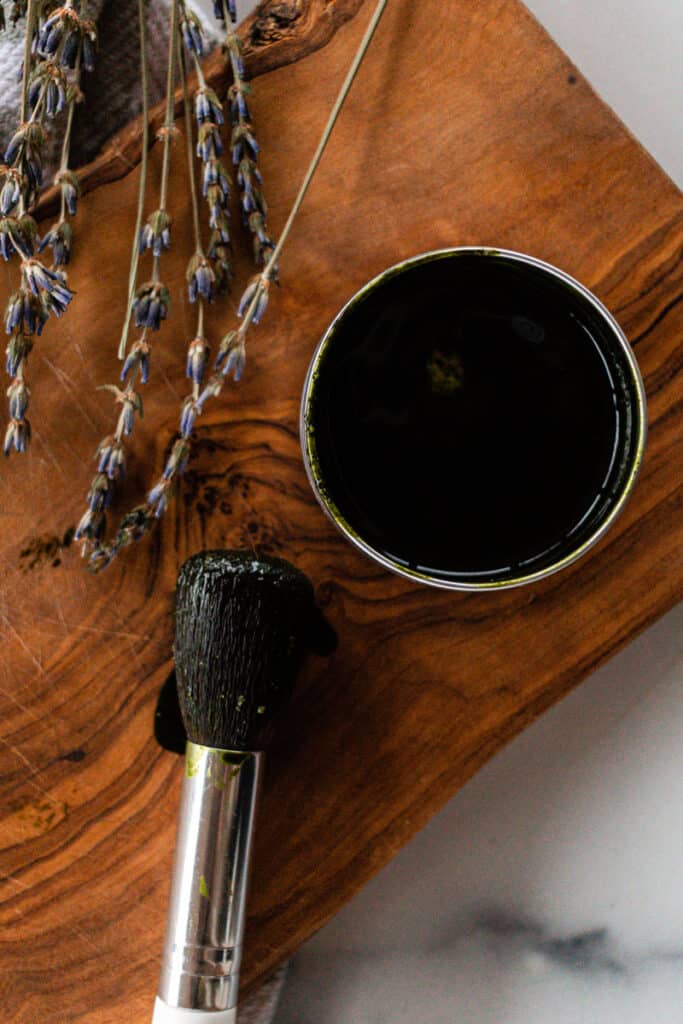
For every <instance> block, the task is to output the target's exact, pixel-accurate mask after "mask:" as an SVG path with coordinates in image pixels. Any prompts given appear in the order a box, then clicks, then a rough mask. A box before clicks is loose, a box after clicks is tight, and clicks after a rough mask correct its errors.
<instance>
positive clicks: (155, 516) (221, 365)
mask: <svg viewBox="0 0 683 1024" xmlns="http://www.w3.org/2000/svg"><path fill="white" fill-rule="evenodd" d="M386 4H387V0H378V2H377V6H376V8H375V11H374V14H373V16H372V18H371V20H370V24H369V25H368V28H367V29H366V32H365V34H364V36H363V39H362V40H361V43H360V46H359V48H358V51H357V52H356V56H355V57H354V60H353V63H352V65H351V68H350V69H349V72H348V74H347V76H346V78H345V80H344V84H343V85H342V87H341V89H340V91H339V95H338V97H337V99H336V101H335V104H334V106H333V108H332V112H331V114H330V117H329V119H328V121H327V124H326V126H325V129H324V131H323V134H322V137H321V139H320V142H319V143H318V146H317V148H316V151H315V153H314V155H313V159H312V160H311V164H310V166H309V168H308V171H307V172H306V175H305V177H304V181H303V183H302V185H301V188H300V190H299V194H298V195H297V198H296V200H295V202H294V206H293V207H292V210H291V212H290V215H289V217H288V219H287V223H286V225H285V228H284V230H283V233H282V235H281V237H280V241H279V242H278V244H277V246H276V247H275V249H274V250H273V252H272V253H271V256H270V258H269V260H268V263H267V264H266V266H265V268H264V269H263V271H262V273H261V274H259V275H258V276H257V278H256V281H255V282H254V281H252V282H250V284H249V286H248V292H249V294H250V298H249V299H247V298H246V293H245V296H243V297H242V302H241V303H240V305H241V306H242V307H243V308H244V315H243V318H242V323H241V324H240V325H239V328H238V329H237V330H235V331H230V332H228V334H226V336H225V337H224V339H223V342H222V343H221V347H220V350H219V353H218V357H217V360H216V371H215V372H214V374H213V375H212V376H211V377H210V378H209V380H208V381H207V383H206V385H205V386H204V389H203V390H202V391H201V392H200V394H199V396H198V398H197V399H196V400H193V404H192V406H191V407H190V406H189V403H188V401H187V399H185V400H184V402H183V406H182V410H181V429H180V433H179V436H178V437H177V438H176V439H175V441H174V443H173V446H172V448H171V452H170V454H169V456H168V458H167V459H166V463H165V465H164V469H163V472H162V475H161V477H160V478H159V479H158V480H157V481H156V483H155V484H154V486H153V487H152V488H151V490H150V491H149V492H148V494H147V498H146V500H145V501H144V502H143V503H142V504H140V505H137V506H136V507H135V508H133V509H131V510H130V512H127V513H126V514H125V515H124V516H123V517H122V519H121V521H120V523H119V527H118V530H117V532H116V535H115V537H114V539H113V540H112V541H111V543H110V544H107V545H102V546H101V547H100V548H98V550H97V551H96V552H95V551H94V552H93V553H92V555H91V557H90V560H89V564H88V567H89V569H90V570H91V571H92V572H99V571H100V570H101V569H104V568H106V567H107V566H108V565H110V564H111V562H112V561H113V559H114V558H115V557H116V556H117V555H118V553H119V552H120V551H122V550H123V549H124V548H126V547H128V546H129V545H130V544H132V543H133V542H134V541H137V540H141V539H142V538H143V537H144V536H146V535H147V534H148V533H149V532H150V531H151V530H152V529H153V527H154V526H155V524H156V523H157V522H158V521H159V519H160V518H161V517H162V516H163V514H164V512H165V511H166V510H167V508H168V507H169V505H170V502H171V500H172V498H173V495H174V494H175V491H176V489H177V486H178V481H179V479H180V477H182V475H183V473H184V472H185V470H186V468H187V464H188V461H189V458H190V455H191V450H192V429H193V426H194V423H195V421H196V418H197V416H198V415H200V414H201V413H202V412H203V409H204V406H205V404H206V402H207V401H208V400H209V399H210V398H212V397H216V396H218V395H219V394H220V392H221V391H222V389H223V386H224V384H225V382H226V380H227V379H228V378H229V377H230V376H232V377H233V378H234V379H239V376H240V375H241V372H242V370H243V368H244V360H245V338H246V332H247V330H248V328H249V326H250V324H251V323H252V322H258V319H259V318H260V316H261V315H262V314H263V312H264V311H265V304H264V299H265V303H267V294H268V288H269V286H270V281H271V280H272V279H273V275H274V272H275V268H276V266H277V260H278V259H279V256H280V253H281V251H282V247H283V245H284V242H285V240H286V238H287V235H288V234H289V231H290V230H291V227H292V224H293V222H294V219H295V217H296V214H297V213H298V211H299V209H300V207H301V204H302V202H303V199H304V196H305V194H306V192H307V190H308V187H309V185H310V183H311V180H312V179H313V175H314V174H315V171H316V169H317V167H318V164H319V163H320V159H321V157H322V154H323V152H324V150H325V147H326V145H327V143H328V141H329V138H330V135H331V134H332V130H333V128H334V125H335V123H336V121H337V118H338V117H339V113H340V111H341V109H342V107H343V105H344V101H345V99H346V96H347V95H348V93H349V90H350V88H351V86H352V84H353V81H354V79H355V77H356V74H357V73H358V69H359V67H360V65H361V63H362V61H363V57H364V56H365V53H366V51H367V48H368V46H369V45H370V42H371V40H372V37H373V35H374V33H375V30H376V29H377V26H378V24H379V21H380V19H381V17H382V14H383V13H384V9H385V7H386Z"/></svg>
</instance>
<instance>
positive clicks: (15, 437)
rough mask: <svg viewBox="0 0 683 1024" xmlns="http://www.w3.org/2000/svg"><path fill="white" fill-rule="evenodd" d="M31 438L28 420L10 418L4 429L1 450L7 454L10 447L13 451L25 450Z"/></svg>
mask: <svg viewBox="0 0 683 1024" xmlns="http://www.w3.org/2000/svg"><path fill="white" fill-rule="evenodd" d="M30 440H31V424H30V423H29V421H28V420H10V421H9V423H8V425H7V430H6V431H5V443H4V445H3V452H4V454H5V455H9V453H10V451H11V450H12V448H14V450H15V452H25V451H26V449H27V448H28V446H29V442H30Z"/></svg>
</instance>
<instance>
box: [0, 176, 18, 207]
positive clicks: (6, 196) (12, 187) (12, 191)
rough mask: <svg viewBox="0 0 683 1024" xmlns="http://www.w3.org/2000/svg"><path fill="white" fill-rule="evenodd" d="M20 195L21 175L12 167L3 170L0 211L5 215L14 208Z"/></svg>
mask: <svg viewBox="0 0 683 1024" xmlns="http://www.w3.org/2000/svg"><path fill="white" fill-rule="evenodd" d="M20 197H21V175H20V174H19V172H18V171H17V170H15V169H14V168H8V169H7V171H5V180H4V182H3V185H2V190H1V191H0V213H2V215H3V217H6V216H7V215H8V214H9V213H11V212H12V210H13V209H14V208H15V206H16V205H17V203H18V202H19V199H20Z"/></svg>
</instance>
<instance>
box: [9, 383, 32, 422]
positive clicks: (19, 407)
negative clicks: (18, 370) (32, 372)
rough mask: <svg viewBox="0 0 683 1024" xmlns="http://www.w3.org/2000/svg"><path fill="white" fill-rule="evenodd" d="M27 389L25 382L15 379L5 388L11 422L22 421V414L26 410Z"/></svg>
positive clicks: (28, 393)
mask: <svg viewBox="0 0 683 1024" xmlns="http://www.w3.org/2000/svg"><path fill="white" fill-rule="evenodd" d="M29 395H30V392H29V389H28V387H27V386H26V382H25V381H24V380H23V379H22V378H21V377H17V379H16V380H13V381H12V383H11V384H10V386H9V387H8V388H7V397H8V398H9V414H10V416H11V418H12V419H13V420H23V418H24V413H25V412H26V410H27V409H28V400H29Z"/></svg>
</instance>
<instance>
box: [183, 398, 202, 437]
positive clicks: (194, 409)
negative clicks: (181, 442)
mask: <svg viewBox="0 0 683 1024" xmlns="http://www.w3.org/2000/svg"><path fill="white" fill-rule="evenodd" d="M201 411H202V410H201V406H198V405H197V403H196V402H195V400H194V397H193V396H192V395H188V396H187V398H186V399H185V401H184V402H183V407H182V409H181V411H180V434H181V437H189V436H190V434H191V433H192V431H193V429H194V424H195V420H196V419H197V416H198V415H199V414H200V412H201Z"/></svg>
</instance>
